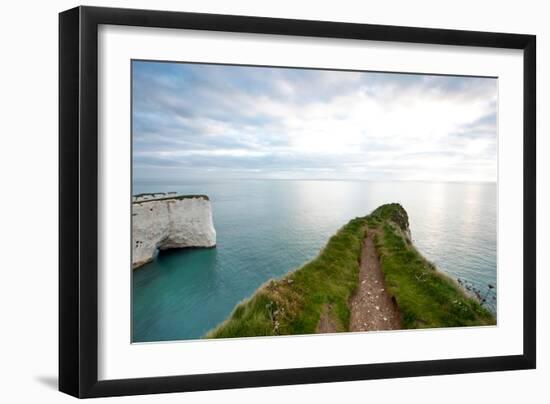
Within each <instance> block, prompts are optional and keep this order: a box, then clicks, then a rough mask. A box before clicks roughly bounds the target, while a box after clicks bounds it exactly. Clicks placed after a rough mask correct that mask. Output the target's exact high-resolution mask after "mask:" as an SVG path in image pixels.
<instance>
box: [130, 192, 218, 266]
mask: <svg viewBox="0 0 550 404" xmlns="http://www.w3.org/2000/svg"><path fill="white" fill-rule="evenodd" d="M132 244H133V245H132V267H133V268H134V269H135V268H138V267H140V266H142V265H144V264H146V263H148V262H150V261H152V260H153V258H154V256H155V254H156V252H157V250H168V249H172V248H189V247H215V246H216V230H215V229H214V223H213V221H212V205H211V203H210V199H209V198H208V196H206V195H177V194H176V193H173V192H171V193H154V194H139V195H135V196H134V197H133V202H132Z"/></svg>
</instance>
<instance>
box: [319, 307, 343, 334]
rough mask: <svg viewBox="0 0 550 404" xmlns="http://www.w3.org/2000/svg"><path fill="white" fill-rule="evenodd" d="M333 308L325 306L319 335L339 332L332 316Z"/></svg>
mask: <svg viewBox="0 0 550 404" xmlns="http://www.w3.org/2000/svg"><path fill="white" fill-rule="evenodd" d="M331 311H332V306H331V305H330V304H327V305H325V307H324V308H323V312H322V313H321V318H320V320H319V325H318V326H317V331H316V332H317V334H330V333H335V332H338V329H337V328H336V324H334V320H333V319H332V315H331Z"/></svg>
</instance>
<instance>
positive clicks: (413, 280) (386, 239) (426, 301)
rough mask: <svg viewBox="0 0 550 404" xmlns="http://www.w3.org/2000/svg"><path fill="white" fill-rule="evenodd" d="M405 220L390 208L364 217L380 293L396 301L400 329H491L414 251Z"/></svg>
mask: <svg viewBox="0 0 550 404" xmlns="http://www.w3.org/2000/svg"><path fill="white" fill-rule="evenodd" d="M406 215H407V214H406V212H405V210H404V209H403V208H402V207H401V206H400V205H397V204H392V205H384V206H382V207H381V208H379V209H377V210H376V211H374V212H373V213H372V214H371V215H370V217H369V229H372V230H373V231H375V232H376V233H377V235H376V236H375V242H376V248H377V251H378V253H379V255H380V261H381V267H382V272H383V273H384V278H385V280H386V287H387V290H388V292H389V293H390V294H391V295H392V296H393V297H395V299H396V301H397V304H398V306H399V310H400V311H401V315H402V321H403V323H402V326H403V328H436V327H458V326H475V325H492V324H495V323H496V319H495V318H494V316H493V315H492V314H491V313H490V312H489V311H488V310H487V309H486V308H484V307H483V306H481V304H480V303H479V302H478V301H477V300H476V299H475V298H473V297H470V296H468V295H467V294H466V292H465V291H464V290H463V289H462V288H461V287H460V286H459V285H458V284H457V283H456V282H455V281H454V280H453V279H451V278H449V277H448V276H446V275H445V274H443V273H442V272H440V271H438V270H436V268H435V266H434V265H433V264H431V263H430V262H429V261H427V260H426V259H425V258H424V257H422V255H421V254H420V253H419V252H418V251H417V250H416V249H415V248H414V246H413V245H412V244H411V242H410V240H409V238H408V237H407V235H406V230H407V229H408V218H407V216H406ZM405 223H407V225H406V226H405Z"/></svg>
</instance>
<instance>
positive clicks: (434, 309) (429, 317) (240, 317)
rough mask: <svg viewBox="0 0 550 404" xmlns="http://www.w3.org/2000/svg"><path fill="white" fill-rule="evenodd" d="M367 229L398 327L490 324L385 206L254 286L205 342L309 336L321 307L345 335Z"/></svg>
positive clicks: (401, 212) (397, 210) (404, 221)
mask: <svg viewBox="0 0 550 404" xmlns="http://www.w3.org/2000/svg"><path fill="white" fill-rule="evenodd" d="M367 225H368V231H373V232H375V242H376V248H377V251H378V253H379V255H380V260H381V267H382V271H383V273H384V278H385V280H386V286H387V290H388V292H389V293H390V295H392V296H393V297H394V298H395V300H396V301H397V304H398V306H399V310H400V312H401V315H402V326H403V328H434V327H456V326H469V325H489V324H495V322H496V320H495V318H494V317H493V315H492V314H491V313H490V312H489V311H488V310H486V309H485V308H484V307H482V306H481V305H480V304H479V303H478V302H477V300H475V299H473V298H471V297H469V296H467V295H466V293H465V292H464V291H463V290H462V288H461V287H460V286H459V285H458V284H457V283H455V282H454V281H453V280H452V279H451V278H449V277H447V276H446V275H444V274H443V273H441V272H439V271H437V270H436V269H435V267H434V266H433V264H431V263H430V262H428V261H427V260H426V259H425V258H423V257H422V255H421V254H420V253H419V252H418V251H417V250H416V249H415V248H414V246H412V244H411V242H410V239H409V236H408V232H409V219H408V215H407V212H406V211H405V209H403V207H402V206H401V205H399V204H387V205H382V206H380V207H379V208H378V209H376V210H375V211H374V212H372V213H371V214H370V215H369V216H366V217H364V218H356V219H353V220H351V221H350V222H349V223H348V224H346V225H345V226H344V227H342V228H341V229H340V230H339V231H338V232H337V233H336V234H335V235H334V236H333V237H332V238H331V239H330V240H329V242H328V243H327V245H326V246H325V248H324V249H323V250H322V251H321V252H320V253H319V255H318V256H317V257H316V258H315V259H313V260H312V261H310V262H308V263H307V264H305V265H304V266H303V267H301V268H300V269H298V270H296V271H294V272H291V273H289V274H288V275H286V276H285V277H283V278H281V279H278V280H271V281H269V282H267V283H266V284H264V285H263V286H261V287H260V288H259V289H258V290H257V291H256V292H255V293H254V295H253V296H252V297H251V298H250V299H247V300H245V301H243V302H241V303H240V304H238V305H237V307H235V309H234V310H233V313H232V314H231V315H230V317H229V318H228V319H227V320H226V321H224V322H223V323H222V324H220V325H219V326H218V327H217V328H216V329H214V330H212V331H210V332H209V333H208V334H207V336H206V337H207V338H231V337H250V336H261V335H290V334H313V333H315V332H316V330H317V326H318V324H319V320H320V318H321V314H322V312H323V309H324V308H325V307H326V306H327V305H330V307H331V310H330V313H329V315H330V316H331V317H332V321H333V322H334V324H335V325H336V327H337V329H338V331H348V330H349V320H350V308H349V301H350V297H351V296H352V294H353V292H354V291H355V289H356V288H357V286H358V280H359V263H360V257H361V248H362V244H363V240H364V238H365V229H366V228H367Z"/></svg>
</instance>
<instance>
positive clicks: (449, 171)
mask: <svg viewBox="0 0 550 404" xmlns="http://www.w3.org/2000/svg"><path fill="white" fill-rule="evenodd" d="M132 68H133V83H132V85H133V116H132V119H133V167H134V178H135V179H147V178H148V179H158V178H164V179H176V178H177V179H195V178H198V179H200V178H207V177H212V176H215V177H216V178H278V179H361V180H401V181H407V180H422V181H496V170H497V164H496V159H497V115H496V114H497V80H496V79H491V78H471V77H447V76H430V75H410V74H386V73H367V72H343V71H322V70H305V69H286V68H267V67H243V66H220V65H201V64H184V63H157V62H141V61H134V62H133V65H132Z"/></svg>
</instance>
